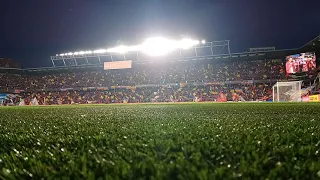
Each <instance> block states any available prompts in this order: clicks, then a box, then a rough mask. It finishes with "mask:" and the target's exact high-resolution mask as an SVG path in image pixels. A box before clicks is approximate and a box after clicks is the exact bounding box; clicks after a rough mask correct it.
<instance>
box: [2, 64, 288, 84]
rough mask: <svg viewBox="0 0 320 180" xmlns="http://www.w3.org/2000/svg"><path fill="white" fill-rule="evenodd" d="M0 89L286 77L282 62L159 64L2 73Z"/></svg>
mask: <svg viewBox="0 0 320 180" xmlns="http://www.w3.org/2000/svg"><path fill="white" fill-rule="evenodd" d="M0 78H1V81H0V89H20V90H35V89H59V88H79V87H109V86H114V85H125V86H132V85H141V84H166V83H181V82H184V83H187V82H223V81H234V80H265V79H283V78H285V71H284V66H283V64H282V62H281V61H280V60H260V61H232V62H218V63H215V64H212V63H200V62H192V63H190V62H189V63H181V62H180V63H170V64H168V63H158V64H147V65H136V67H134V68H133V69H129V70H127V69H126V70H109V71H103V70H94V71H86V70H77V71H71V72H70V71H65V72H63V71H60V72H50V73H48V72H43V73H37V74H33V73H24V74H20V75H17V74H0Z"/></svg>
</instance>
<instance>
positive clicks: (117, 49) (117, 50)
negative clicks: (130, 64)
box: [107, 46, 135, 54]
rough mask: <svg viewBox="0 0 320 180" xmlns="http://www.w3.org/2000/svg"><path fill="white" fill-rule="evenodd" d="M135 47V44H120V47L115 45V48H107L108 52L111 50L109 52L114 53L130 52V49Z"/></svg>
mask: <svg viewBox="0 0 320 180" xmlns="http://www.w3.org/2000/svg"><path fill="white" fill-rule="evenodd" d="M134 48H135V46H132V47H127V46H118V47H115V48H110V49H107V52H109V53H111V52H113V53H119V54H124V53H127V52H129V50H131V51H133V49H134Z"/></svg>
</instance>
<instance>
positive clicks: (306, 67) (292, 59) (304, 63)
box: [286, 52, 316, 74]
mask: <svg viewBox="0 0 320 180" xmlns="http://www.w3.org/2000/svg"><path fill="white" fill-rule="evenodd" d="M314 69H316V54H315V53H314V52H306V53H300V54H294V55H290V56H287V57H286V71H287V73H289V74H295V73H301V72H309V71H312V70H314Z"/></svg>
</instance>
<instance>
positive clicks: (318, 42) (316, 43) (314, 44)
mask: <svg viewBox="0 0 320 180" xmlns="http://www.w3.org/2000/svg"><path fill="white" fill-rule="evenodd" d="M319 48H320V35H319V36H317V37H316V38H314V39H312V40H311V41H309V42H308V43H307V44H305V45H303V46H302V47H301V50H306V51H310V50H316V49H319Z"/></svg>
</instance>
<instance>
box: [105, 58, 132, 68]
mask: <svg viewBox="0 0 320 180" xmlns="http://www.w3.org/2000/svg"><path fill="white" fill-rule="evenodd" d="M128 68H132V61H131V60H130V61H113V62H104V70H109V69H128Z"/></svg>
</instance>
